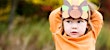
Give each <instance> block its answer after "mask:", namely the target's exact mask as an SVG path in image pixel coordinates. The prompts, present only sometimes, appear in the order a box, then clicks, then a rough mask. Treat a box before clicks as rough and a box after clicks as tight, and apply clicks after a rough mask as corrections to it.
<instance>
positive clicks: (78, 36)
mask: <svg viewBox="0 0 110 50" xmlns="http://www.w3.org/2000/svg"><path fill="white" fill-rule="evenodd" d="M71 37H72V38H78V37H79V36H71Z"/></svg>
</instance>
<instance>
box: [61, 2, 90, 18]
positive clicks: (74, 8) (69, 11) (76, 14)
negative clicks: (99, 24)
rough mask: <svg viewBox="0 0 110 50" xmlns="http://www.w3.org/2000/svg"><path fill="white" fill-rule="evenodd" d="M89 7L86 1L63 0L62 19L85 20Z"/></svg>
mask: <svg viewBox="0 0 110 50" xmlns="http://www.w3.org/2000/svg"><path fill="white" fill-rule="evenodd" d="M88 12H89V7H88V4H87V1H86V0H64V4H63V5H62V18H69V17H72V18H75V19H77V18H82V19H87V18H88V17H89V15H88Z"/></svg>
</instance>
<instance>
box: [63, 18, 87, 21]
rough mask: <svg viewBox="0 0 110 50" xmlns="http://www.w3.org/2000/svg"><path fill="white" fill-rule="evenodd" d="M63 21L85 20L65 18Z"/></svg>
mask: <svg viewBox="0 0 110 50" xmlns="http://www.w3.org/2000/svg"><path fill="white" fill-rule="evenodd" d="M64 20H72V21H77V20H85V19H80V18H78V19H74V18H65V19H64Z"/></svg>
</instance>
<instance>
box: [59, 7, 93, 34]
mask: <svg viewBox="0 0 110 50" xmlns="http://www.w3.org/2000/svg"><path fill="white" fill-rule="evenodd" d="M88 6H89V8H90V11H89V13H88V14H89V18H88V19H87V20H86V21H87V26H88V28H87V29H86V31H85V34H86V33H87V32H89V31H90V30H92V25H91V23H90V17H91V15H92V14H93V11H94V9H93V8H92V7H91V6H90V5H88ZM60 11H61V13H62V8H61V9H60ZM61 17H62V15H61ZM61 28H62V35H63V34H64V26H63V19H62V26H61Z"/></svg>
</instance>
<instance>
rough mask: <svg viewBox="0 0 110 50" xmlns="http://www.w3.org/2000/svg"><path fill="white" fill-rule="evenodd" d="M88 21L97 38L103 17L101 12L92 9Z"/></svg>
mask: <svg viewBox="0 0 110 50" xmlns="http://www.w3.org/2000/svg"><path fill="white" fill-rule="evenodd" d="M90 22H91V26H92V30H93V32H94V37H95V38H97V36H98V35H99V33H100V30H101V28H102V25H103V17H102V15H101V13H99V12H98V11H97V10H94V12H93V14H92V16H91V18H90Z"/></svg>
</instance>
